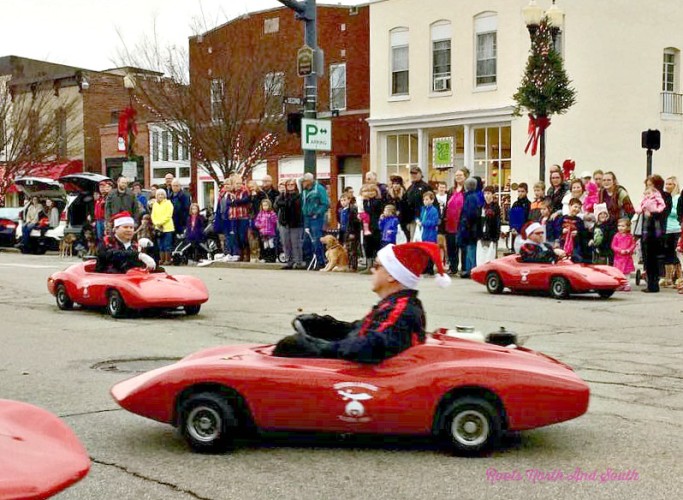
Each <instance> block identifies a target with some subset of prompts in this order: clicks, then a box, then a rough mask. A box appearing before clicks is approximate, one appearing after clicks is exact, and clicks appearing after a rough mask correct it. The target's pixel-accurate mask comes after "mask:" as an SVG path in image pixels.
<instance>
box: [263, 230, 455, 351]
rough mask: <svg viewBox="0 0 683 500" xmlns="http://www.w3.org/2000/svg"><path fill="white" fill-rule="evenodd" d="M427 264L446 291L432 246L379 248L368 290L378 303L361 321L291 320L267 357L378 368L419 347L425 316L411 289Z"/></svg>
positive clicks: (308, 316)
mask: <svg viewBox="0 0 683 500" xmlns="http://www.w3.org/2000/svg"><path fill="white" fill-rule="evenodd" d="M430 260H431V261H432V262H434V263H435V264H436V267H437V270H438V273H439V274H438V276H437V277H436V281H437V284H439V286H443V287H445V286H448V285H449V284H450V278H449V277H448V276H447V275H446V274H445V272H444V269H443V264H442V262H441V256H440V252H439V247H438V245H436V244H435V243H427V242H414V243H404V244H402V245H387V246H385V247H384V248H382V249H381V250H379V252H378V253H377V259H376V260H375V264H374V265H373V267H372V291H373V292H375V293H376V294H377V295H379V297H380V301H379V303H377V305H375V307H373V308H372V310H371V311H370V312H369V313H368V314H367V315H366V316H365V318H363V319H362V320H358V321H354V322H352V323H349V322H346V321H339V320H336V319H334V318H333V317H331V316H319V315H317V314H304V315H300V316H297V317H296V318H295V319H294V321H293V322H292V326H293V327H294V329H295V330H296V332H297V333H296V334H294V335H290V336H289V337H285V338H284V339H282V340H281V341H280V342H278V344H277V346H276V347H275V351H274V352H273V354H274V355H275V356H286V357H308V358H340V359H347V360H351V361H358V362H360V363H379V362H381V361H383V360H384V359H387V358H390V357H392V356H396V355H397V354H399V353H400V352H402V351H405V350H406V349H408V348H409V347H412V346H414V345H417V344H421V343H424V341H425V313H424V309H423V308H422V303H421V302H420V300H419V299H418V298H417V286H418V284H419V283H420V276H421V275H422V274H423V273H424V272H425V270H426V268H427V264H428V263H429V261H430Z"/></svg>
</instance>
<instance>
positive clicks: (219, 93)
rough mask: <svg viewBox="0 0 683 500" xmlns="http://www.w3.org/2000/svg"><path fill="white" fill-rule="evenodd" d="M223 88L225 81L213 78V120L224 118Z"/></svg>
mask: <svg viewBox="0 0 683 500" xmlns="http://www.w3.org/2000/svg"><path fill="white" fill-rule="evenodd" d="M223 88H224V82H223V80H221V79H220V78H214V79H213V80H211V120H212V121H218V120H220V119H221V118H223Z"/></svg>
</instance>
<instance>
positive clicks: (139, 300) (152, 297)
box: [47, 260, 209, 318]
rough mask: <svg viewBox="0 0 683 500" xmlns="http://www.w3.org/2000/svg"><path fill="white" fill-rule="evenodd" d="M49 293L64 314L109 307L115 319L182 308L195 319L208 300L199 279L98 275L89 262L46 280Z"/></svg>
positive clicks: (162, 274)
mask: <svg viewBox="0 0 683 500" xmlns="http://www.w3.org/2000/svg"><path fill="white" fill-rule="evenodd" d="M47 289H48V290H49V291H50V293H51V294H52V295H54V296H55V298H56V300H57V307H59V308H60V309H62V310H69V309H72V308H73V306H74V304H76V303H77V304H81V305H83V306H88V307H106V308H107V312H108V313H109V314H110V315H111V316H112V317H114V318H120V317H123V316H125V315H126V313H127V312H128V311H129V310H131V309H133V310H142V309H176V308H178V307H183V309H184V310H185V313H186V314H188V315H190V316H193V315H195V314H198V313H199V310H200V308H201V305H202V304H203V303H204V302H206V301H207V300H209V292H208V291H207V290H206V286H205V285H204V283H203V282H202V280H200V279H199V278H195V277H194V276H171V275H170V274H166V273H165V272H155V273H150V272H148V271H147V270H145V269H137V268H136V269H131V270H130V271H128V272H127V273H125V274H109V273H96V272H95V260H88V261H86V262H81V263H78V264H74V265H73V266H70V267H68V268H67V269H65V270H64V271H59V272H56V273H54V274H53V275H52V276H50V277H49V278H48V279H47Z"/></svg>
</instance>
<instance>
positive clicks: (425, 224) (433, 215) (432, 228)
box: [420, 205, 439, 243]
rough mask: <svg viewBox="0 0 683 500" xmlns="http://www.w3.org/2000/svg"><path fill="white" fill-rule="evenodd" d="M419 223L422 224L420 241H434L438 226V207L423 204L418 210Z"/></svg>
mask: <svg viewBox="0 0 683 500" xmlns="http://www.w3.org/2000/svg"><path fill="white" fill-rule="evenodd" d="M420 223H421V224H422V241H431V242H432V243H436V234H437V230H438V228H439V209H438V208H436V207H435V206H434V205H430V206H426V205H425V206H423V207H422V209H421V210H420Z"/></svg>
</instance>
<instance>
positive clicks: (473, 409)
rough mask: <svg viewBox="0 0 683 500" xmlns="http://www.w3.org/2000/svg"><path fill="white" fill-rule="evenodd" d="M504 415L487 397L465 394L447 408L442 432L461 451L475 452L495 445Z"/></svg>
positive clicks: (460, 453) (461, 452)
mask: <svg viewBox="0 0 683 500" xmlns="http://www.w3.org/2000/svg"><path fill="white" fill-rule="evenodd" d="M502 428H503V423H502V418H501V416H500V414H499V412H498V410H497V409H496V407H495V406H494V405H493V404H491V403H490V402H489V401H487V400H486V399H484V398H481V397H478V396H464V397H461V398H458V399H456V400H455V401H454V402H452V403H451V404H450V406H448V408H447V409H446V411H445V412H444V418H443V424H442V428H441V434H442V436H443V437H444V439H445V440H446V442H447V444H448V445H449V446H450V447H451V448H452V449H453V451H455V453H457V454H459V455H476V454H479V453H481V452H483V451H487V450H490V449H491V448H493V447H494V446H495V445H496V444H497V443H498V440H499V439H500V436H501V434H502Z"/></svg>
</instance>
